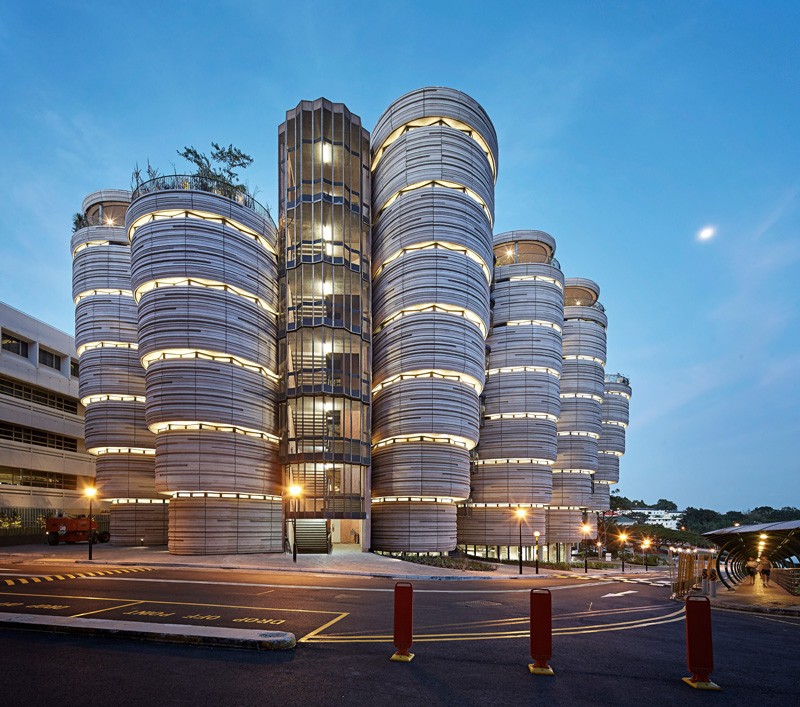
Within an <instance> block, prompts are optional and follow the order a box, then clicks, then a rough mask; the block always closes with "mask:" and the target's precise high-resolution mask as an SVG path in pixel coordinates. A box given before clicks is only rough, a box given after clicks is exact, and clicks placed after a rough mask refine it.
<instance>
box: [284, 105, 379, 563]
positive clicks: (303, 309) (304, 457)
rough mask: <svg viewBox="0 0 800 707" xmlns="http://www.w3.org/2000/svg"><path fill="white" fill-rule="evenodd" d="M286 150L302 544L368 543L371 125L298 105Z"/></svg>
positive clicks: (288, 436)
mask: <svg viewBox="0 0 800 707" xmlns="http://www.w3.org/2000/svg"><path fill="white" fill-rule="evenodd" d="M278 149H279V154H280V158H279V163H280V167H279V193H280V196H279V219H278V223H279V231H278V234H279V245H278V250H279V266H280V292H281V302H280V332H279V336H280V359H281V360H280V371H279V372H280V378H281V385H282V404H281V428H282V429H283V430H284V434H283V436H282V441H281V461H282V463H283V464H284V465H285V466H284V480H285V486H286V487H289V486H293V485H295V486H300V487H301V489H302V492H301V495H300V497H299V498H298V500H297V501H296V506H295V507H294V508H292V509H291V510H290V513H291V514H292V516H293V517H294V518H296V519H298V522H300V524H301V530H303V531H305V532H298V546H299V549H300V551H303V550H305V549H306V548H304V547H303V542H304V541H305V540H307V539H309V538H310V539H311V541H312V542H311V544H313V539H314V537H317V536H319V535H320V533H322V536H323V537H324V536H325V535H326V534H327V533H328V531H330V536H331V539H332V541H333V542H337V543H340V542H341V543H351V544H353V543H358V544H363V546H364V548H365V549H366V548H368V547H369V545H368V542H369V528H368V505H369V502H368V499H369V465H370V451H371V450H370V424H371V422H370V406H371V400H372V394H371V365H370V363H371V361H370V357H371V350H370V345H371V340H372V297H371V291H370V288H371V272H370V264H371V256H370V211H371V196H370V186H371V179H370V172H369V166H370V152H369V133H368V132H367V131H366V130H364V128H363V127H362V126H361V119H360V118H359V117H358V116H357V115H354V114H352V113H351V112H350V111H349V110H348V109H347V107H346V106H345V105H344V104H342V103H331V102H330V101H327V100H325V99H319V100H316V101H302V102H301V103H300V104H298V106H297V107H296V108H294V109H293V110H290V111H288V112H287V114H286V122H284V123H283V124H282V125H281V126H280V128H279V131H278ZM333 521H335V522H333ZM315 530H316V532H314V531H315ZM290 537H291V534H290Z"/></svg>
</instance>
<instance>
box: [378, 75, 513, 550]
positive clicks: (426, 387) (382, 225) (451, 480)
mask: <svg viewBox="0 0 800 707" xmlns="http://www.w3.org/2000/svg"><path fill="white" fill-rule="evenodd" d="M372 155H373V161H372V170H373V185H372V186H373V192H372V204H373V250H374V261H373V288H374V292H373V296H374V300H373V304H374V327H373V331H374V335H375V338H374V355H373V383H374V387H373V428H372V442H373V458H372V464H373V473H372V503H373V505H372V547H373V548H374V549H377V550H385V551H412V552H426V551H446V550H452V549H453V548H455V546H456V503H457V502H458V501H463V500H464V499H466V498H467V497H468V496H469V485H470V452H471V450H472V449H473V448H474V447H475V445H476V444H477V442H478V430H479V422H480V403H479V396H480V394H481V391H482V389H483V384H484V376H485V350H484V349H485V339H486V336H487V334H488V330H489V284H490V281H491V273H492V238H491V232H492V221H493V218H494V181H495V178H496V175H497V137H496V134H495V131H494V127H493V126H492V123H491V121H490V120H489V117H488V116H487V114H486V112H485V111H484V110H483V108H482V107H481V106H480V105H479V104H478V103H477V102H475V101H474V100H473V99H472V98H470V97H469V96H467V95H465V94H463V93H461V92H459V91H455V90H453V89H449V88H423V89H419V90H416V91H412V92H411V93H409V94H406V95H405V96H402V97H401V98H399V99H397V100H396V101H395V102H394V103H392V105H391V106H389V108H388V109H387V110H386V112H385V113H384V114H383V115H382V116H381V117H380V118H379V119H378V123H377V125H376V126H375V130H374V131H373V135H372Z"/></svg>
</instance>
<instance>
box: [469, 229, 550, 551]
mask: <svg viewBox="0 0 800 707" xmlns="http://www.w3.org/2000/svg"><path fill="white" fill-rule="evenodd" d="M555 247H556V244H555V239H554V238H553V237H552V236H550V235H549V234H547V233H544V232H542V231H509V232H507V233H500V234H496V235H495V236H494V258H495V260H494V263H495V267H494V282H493V287H492V302H493V306H492V330H491V334H490V335H489V339H488V341H487V349H488V351H489V355H488V364H487V378H486V388H485V390H484V393H483V399H484V409H483V420H482V423H481V430H480V443H479V444H478V447H477V459H476V461H475V463H474V466H473V473H472V495H471V499H470V502H469V503H467V504H464V505H463V506H461V507H459V519H458V541H459V543H460V544H466V545H490V546H491V545H494V546H497V545H516V544H517V543H518V542H519V529H520V520H519V519H518V518H517V516H516V515H515V510H516V509H517V508H525V509H526V515H525V518H524V520H523V521H522V530H523V544H524V545H533V544H534V541H535V538H534V535H533V534H534V532H537V531H538V532H539V533H540V534H541V536H542V537H541V541H542V542H546V540H547V538H546V536H545V528H546V524H545V511H544V508H543V506H544V505H545V504H548V503H550V498H551V493H552V471H551V467H552V464H553V463H554V462H555V460H556V453H557V444H556V421H557V420H558V417H559V413H560V410H561V401H560V398H559V376H560V373H561V365H562V358H561V331H562V327H563V324H564V276H563V274H562V272H561V269H560V266H559V264H558V261H557V260H555V258H554V257H553V255H554V253H555Z"/></svg>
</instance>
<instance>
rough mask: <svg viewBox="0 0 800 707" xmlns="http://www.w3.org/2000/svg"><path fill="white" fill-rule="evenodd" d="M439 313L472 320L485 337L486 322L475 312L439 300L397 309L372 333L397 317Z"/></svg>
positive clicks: (378, 330)
mask: <svg viewBox="0 0 800 707" xmlns="http://www.w3.org/2000/svg"><path fill="white" fill-rule="evenodd" d="M429 312H434V313H441V314H448V315H451V316H456V317H462V318H464V319H466V320H467V321H470V322H472V323H473V324H474V325H475V326H476V327H478V329H479V330H480V332H481V335H482V336H483V338H484V339H485V338H486V334H487V330H486V324H484V322H483V320H482V319H481V318H480V317H479V316H478V315H477V314H475V312H471V311H470V310H468V309H464V308H463V307H456V306H455V305H452V304H441V303H439V302H426V303H424V304H417V305H413V306H411V307H404V308H403V309H400V310H398V311H397V312H395V313H394V314H392V315H391V316H389V317H386V319H384V320H383V321H382V322H381V323H380V324H378V326H376V327H375V329H374V331H373V333H375V334H377V333H378V332H380V331H381V330H382V329H385V328H386V327H387V326H389V325H390V324H392V323H393V322H395V321H397V320H398V319H402V318H403V317H407V316H409V315H412V314H424V313H429Z"/></svg>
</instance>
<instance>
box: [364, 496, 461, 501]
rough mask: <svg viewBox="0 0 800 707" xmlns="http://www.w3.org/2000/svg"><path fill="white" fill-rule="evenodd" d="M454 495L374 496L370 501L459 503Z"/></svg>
mask: <svg viewBox="0 0 800 707" xmlns="http://www.w3.org/2000/svg"><path fill="white" fill-rule="evenodd" d="M465 500H466V499H465V498H457V497H455V496H376V497H375V498H373V499H371V503H461V502H462V501H465Z"/></svg>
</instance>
